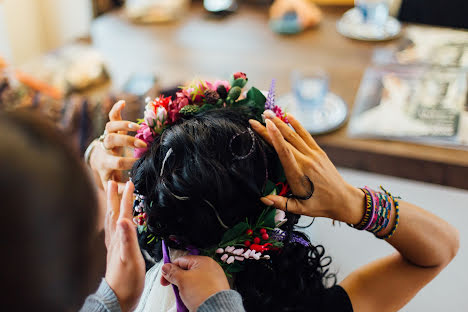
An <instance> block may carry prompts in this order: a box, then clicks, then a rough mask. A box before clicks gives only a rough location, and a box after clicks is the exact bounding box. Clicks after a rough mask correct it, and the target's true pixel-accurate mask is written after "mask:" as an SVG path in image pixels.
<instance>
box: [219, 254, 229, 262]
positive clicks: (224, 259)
mask: <svg viewBox="0 0 468 312" xmlns="http://www.w3.org/2000/svg"><path fill="white" fill-rule="evenodd" d="M228 257H229V256H228V255H227V254H224V255H223V256H222V257H221V261H223V262H226V259H227V258H228Z"/></svg>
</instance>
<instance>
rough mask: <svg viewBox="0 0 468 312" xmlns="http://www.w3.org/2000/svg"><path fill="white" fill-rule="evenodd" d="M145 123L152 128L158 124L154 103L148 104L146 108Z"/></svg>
mask: <svg viewBox="0 0 468 312" xmlns="http://www.w3.org/2000/svg"><path fill="white" fill-rule="evenodd" d="M144 116H145V117H144V119H145V123H146V124H147V125H149V126H150V127H154V126H155V124H156V118H157V117H156V113H155V111H154V105H153V103H148V104H147V105H146V107H145V115H144Z"/></svg>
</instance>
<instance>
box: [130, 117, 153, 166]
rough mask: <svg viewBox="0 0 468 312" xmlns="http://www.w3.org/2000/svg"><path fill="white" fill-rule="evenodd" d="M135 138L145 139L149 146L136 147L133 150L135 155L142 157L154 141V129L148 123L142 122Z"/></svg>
mask: <svg viewBox="0 0 468 312" xmlns="http://www.w3.org/2000/svg"><path fill="white" fill-rule="evenodd" d="M135 138H137V139H140V140H142V141H145V143H146V144H147V145H148V147H145V148H136V149H135V151H134V152H133V157H135V158H140V157H141V156H143V154H144V153H146V151H147V150H148V148H149V146H150V144H151V143H152V142H153V141H154V134H153V130H151V128H150V127H149V126H148V125H147V124H146V123H142V124H141V125H140V129H139V130H138V132H137V134H136V135H135Z"/></svg>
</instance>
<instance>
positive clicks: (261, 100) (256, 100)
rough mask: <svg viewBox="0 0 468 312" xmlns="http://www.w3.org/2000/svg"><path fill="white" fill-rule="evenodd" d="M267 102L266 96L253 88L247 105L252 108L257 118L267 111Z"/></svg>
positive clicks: (249, 93) (248, 93)
mask: <svg viewBox="0 0 468 312" xmlns="http://www.w3.org/2000/svg"><path fill="white" fill-rule="evenodd" d="M265 102H266V98H265V96H264V95H263V94H262V92H260V90H258V89H257V88H255V87H252V88H250V90H249V92H247V103H246V105H247V106H249V107H250V109H251V110H252V112H253V113H254V114H255V115H256V116H261V114H263V111H264V110H265Z"/></svg>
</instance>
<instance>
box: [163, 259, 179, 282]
mask: <svg viewBox="0 0 468 312" xmlns="http://www.w3.org/2000/svg"><path fill="white" fill-rule="evenodd" d="M161 271H162V275H163V277H164V279H165V280H166V281H168V282H169V283H171V284H174V285H176V286H179V285H180V283H181V281H182V278H183V274H184V270H182V269H181V268H179V267H178V266H177V265H175V264H172V263H166V264H165V265H163V266H162V268H161Z"/></svg>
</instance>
